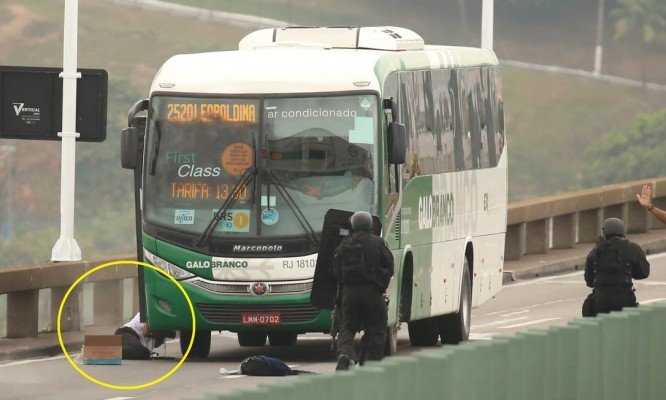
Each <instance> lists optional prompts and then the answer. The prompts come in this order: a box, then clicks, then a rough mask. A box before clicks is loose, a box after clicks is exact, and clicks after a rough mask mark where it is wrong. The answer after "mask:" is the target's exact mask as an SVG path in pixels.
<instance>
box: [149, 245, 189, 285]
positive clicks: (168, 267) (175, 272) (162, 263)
mask: <svg viewBox="0 0 666 400" xmlns="http://www.w3.org/2000/svg"><path fill="white" fill-rule="evenodd" d="M143 254H144V255H145V256H146V259H147V260H148V261H150V263H151V264H153V265H154V266H156V267H157V268H159V269H161V270H163V271H164V272H166V273H167V274H169V275H171V276H173V277H174V278H175V279H187V278H191V277H193V276H194V274H193V273H191V272H189V271H186V270H184V269H182V268H180V267H177V266H175V265H173V264H171V263H170V262H168V261H166V260H163V259H161V258H159V257H158V256H156V255H155V254H153V253H151V252H149V251H148V250H146V249H143Z"/></svg>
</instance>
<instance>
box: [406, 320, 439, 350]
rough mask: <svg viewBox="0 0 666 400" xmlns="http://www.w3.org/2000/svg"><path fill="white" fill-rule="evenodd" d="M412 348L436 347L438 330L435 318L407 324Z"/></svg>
mask: <svg viewBox="0 0 666 400" xmlns="http://www.w3.org/2000/svg"><path fill="white" fill-rule="evenodd" d="M407 327H408V329H409V341H410V343H411V344H412V346H436V345H437V340H438V339H439V330H438V329H437V321H436V320H435V318H432V317H431V318H424V319H419V320H416V321H410V322H408V323H407Z"/></svg>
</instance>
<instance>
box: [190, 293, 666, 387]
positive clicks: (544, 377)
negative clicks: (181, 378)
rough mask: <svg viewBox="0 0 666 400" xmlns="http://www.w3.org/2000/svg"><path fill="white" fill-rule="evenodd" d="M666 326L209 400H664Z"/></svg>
mask: <svg viewBox="0 0 666 400" xmlns="http://www.w3.org/2000/svg"><path fill="white" fill-rule="evenodd" d="M639 327H640V328H639ZM639 329H640V330H639ZM664 330H666V303H661V304H653V305H650V306H641V307H639V308H638V309H630V310H624V311H622V312H613V313H611V314H606V315H603V316H599V317H597V318H585V319H578V320H575V321H572V322H570V323H569V324H568V325H566V326H558V327H552V328H550V329H548V330H531V331H527V332H523V333H519V334H517V335H515V336H512V337H505V338H497V339H493V340H491V341H479V342H465V343H463V344H460V345H457V346H444V347H442V348H441V349H437V350H424V351H420V352H417V353H414V354H413V355H411V356H398V357H391V358H387V359H385V360H384V361H382V362H381V363H368V364H367V365H365V366H364V367H362V368H359V369H353V370H351V371H345V372H338V373H330V374H323V375H315V376H307V375H306V376H300V377H296V378H287V379H283V380H281V381H273V383H269V384H266V385H261V386H259V387H257V388H253V389H245V390H239V391H234V392H229V393H225V394H219V395H214V394H209V395H207V396H206V397H205V399H206V400H232V399H234V400H240V399H256V398H268V397H269V395H270V398H271V399H274V400H282V399H285V400H286V399H290V400H299V399H314V398H316V399H318V400H329V399H330V400H334V399H335V400H337V399H385V400H393V399H395V400H404V399H410V398H411V399H428V398H438V399H451V400H457V399H472V400H476V399H478V400H487V399H496V400H505V399H506V400H514V399H530V400H545V399H605V400H625V399H641V400H648V399H654V400H657V399H663V398H664V393H665V392H666V380H665V379H663V377H662V375H663V374H662V371H663V368H662V365H663V361H664V360H665V359H666V342H665V341H664V340H663V339H662V336H663V332H664ZM199 399H200V400H203V399H202V398H199Z"/></svg>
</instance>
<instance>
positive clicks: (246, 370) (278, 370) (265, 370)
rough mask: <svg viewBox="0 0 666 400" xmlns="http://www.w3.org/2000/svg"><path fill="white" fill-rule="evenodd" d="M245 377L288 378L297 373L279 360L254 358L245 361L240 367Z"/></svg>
mask: <svg viewBox="0 0 666 400" xmlns="http://www.w3.org/2000/svg"><path fill="white" fill-rule="evenodd" d="M240 372H241V374H243V375H252V376H287V375H295V372H294V371H292V369H291V368H289V366H288V365H287V364H285V363H284V361H282V360H280V359H279V358H273V357H267V356H253V357H250V358H247V359H245V360H244V361H243V362H242V363H241V366H240Z"/></svg>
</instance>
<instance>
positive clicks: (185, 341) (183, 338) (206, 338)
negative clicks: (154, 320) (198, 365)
mask: <svg viewBox="0 0 666 400" xmlns="http://www.w3.org/2000/svg"><path fill="white" fill-rule="evenodd" d="M191 339H192V331H180V352H181V354H183V355H185V352H186V351H187V346H189V345H190V340H191ZM208 353H210V331H197V332H196V334H195V336H194V343H192V348H191V349H190V354H189V357H192V358H206V357H208Z"/></svg>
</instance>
